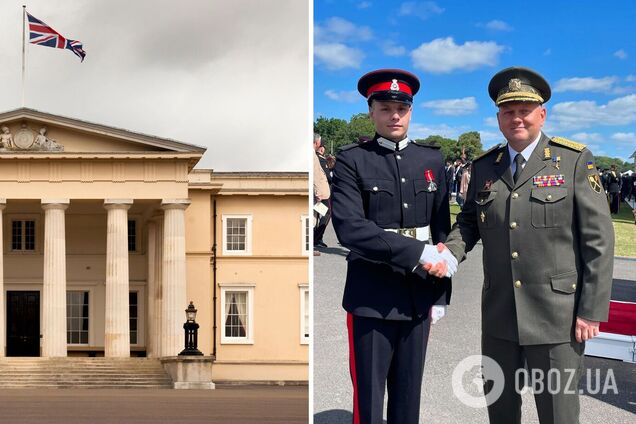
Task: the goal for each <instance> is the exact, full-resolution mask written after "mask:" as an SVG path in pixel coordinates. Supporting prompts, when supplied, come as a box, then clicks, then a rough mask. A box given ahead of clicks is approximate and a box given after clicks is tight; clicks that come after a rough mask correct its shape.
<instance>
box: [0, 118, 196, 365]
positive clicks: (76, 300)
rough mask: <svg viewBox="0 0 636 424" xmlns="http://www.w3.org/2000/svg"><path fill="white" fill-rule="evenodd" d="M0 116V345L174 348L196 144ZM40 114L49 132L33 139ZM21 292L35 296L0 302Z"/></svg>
mask: <svg viewBox="0 0 636 424" xmlns="http://www.w3.org/2000/svg"><path fill="white" fill-rule="evenodd" d="M0 124H2V125H3V126H6V127H7V128H8V129H9V133H10V134H11V135H12V136H13V143H12V144H10V145H7V144H6V143H5V144H4V145H3V146H0V165H1V166H0V184H1V186H2V191H1V193H0V196H2V198H1V199H0V307H1V309H2V310H1V311H0V312H1V313H0V356H5V355H6V354H7V353H9V354H16V352H17V354H18V355H22V354H23V355H25V356H40V355H41V356H44V357H63V356H67V355H77V354H83V355H98V356H101V355H102V354H103V355H105V356H107V357H128V356H130V355H131V351H132V352H133V354H135V355H136V354H147V355H148V356H155V357H160V356H171V355H176V354H177V353H178V352H179V351H180V350H181V349H182V348H183V330H182V328H181V326H182V324H183V321H184V313H183V310H184V309H185V307H186V306H187V297H186V253H185V239H186V234H185V211H186V209H187V207H188V205H189V203H190V201H189V200H188V173H189V172H190V171H191V169H192V167H193V166H194V164H195V163H196V162H197V161H198V160H199V159H200V157H201V156H202V155H203V152H204V151H205V150H204V149H202V148H199V147H196V146H191V145H187V144H183V143H179V142H175V141H172V140H165V139H160V138H156V137H150V136H146V135H141V134H135V133H131V132H128V131H123V130H119V129H113V128H110V127H105V126H101V125H96V124H90V123H85V122H82V121H78V120H73V119H69V118H63V117H59V116H54V115H50V114H46V113H42V112H38V111H34V110H31V109H18V110H16V111H12V112H7V113H4V114H0ZM43 126H46V127H47V131H46V134H47V137H51V143H46V144H42V143H39V144H37V145H36V143H35V142H34V141H35V134H37V130H38V129H40V127H43ZM43 146H55V149H50V148H47V147H43ZM26 293H30V294H29V296H30V297H29V299H30V300H29V302H31V303H29V304H30V305H35V302H37V303H38V304H39V305H38V307H37V308H36V307H35V306H33V307H31V309H28V308H25V307H20V308H17V309H16V308H9V307H5V305H6V300H7V299H5V297H7V295H10V297H11V299H16V300H15V301H14V302H15V303H16V305H17V304H18V303H20V302H23V300H22V298H23V297H24V295H25V294H26ZM14 309H15V310H18V311H22V312H20V314H21V315H20V314H19V315H16V316H8V315H7V313H8V312H10V311H14ZM27 309H28V310H35V309H38V311H37V312H39V318H40V319H39V330H40V331H39V334H36V333H37V330H29V331H28V332H29V333H30V334H24V333H27V331H25V330H24V329H21V328H22V327H23V326H22V327H21V325H18V324H20V323H23V322H24V321H33V320H35V319H36V317H35V316H32V315H24V311H25V310H27ZM34 313H35V312H34ZM9 321H10V322H9ZM34 337H37V338H38V339H40V340H36V341H35V342H34V340H32V339H33V338H34ZM7 344H14V345H12V346H7ZM34 346H35V347H36V348H34ZM20 352H22V353H20Z"/></svg>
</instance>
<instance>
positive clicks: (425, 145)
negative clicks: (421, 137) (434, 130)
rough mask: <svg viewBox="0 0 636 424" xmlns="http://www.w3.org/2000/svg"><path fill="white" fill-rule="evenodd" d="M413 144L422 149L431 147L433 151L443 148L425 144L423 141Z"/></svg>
mask: <svg viewBox="0 0 636 424" xmlns="http://www.w3.org/2000/svg"><path fill="white" fill-rule="evenodd" d="M413 144H415V145H417V146H422V147H430V148H431V149H441V148H442V146H438V145H437V144H432V143H424V142H423V141H413Z"/></svg>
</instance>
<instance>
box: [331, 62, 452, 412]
mask: <svg viewBox="0 0 636 424" xmlns="http://www.w3.org/2000/svg"><path fill="white" fill-rule="evenodd" d="M419 86H420V83H419V80H418V79H417V77H416V76H415V75H413V74H411V73H408V72H405V71H401V70H391V69H389V70H378V71H374V72H371V73H368V74H366V75H364V76H363V77H362V78H361V79H360V81H359V82H358V91H359V92H360V93H361V94H362V95H363V96H364V97H365V98H367V101H368V104H369V115H370V117H371V120H372V121H373V123H374V125H375V129H376V135H375V137H374V138H373V139H372V140H370V141H368V142H366V143H361V144H353V145H349V146H347V147H346V148H344V149H343V150H341V152H340V153H339V155H338V158H337V161H336V166H335V169H334V177H333V186H332V193H333V194H332V222H333V226H334V228H335V230H336V234H337V235H338V239H339V240H340V243H341V244H342V245H343V246H346V247H347V248H349V249H350V250H351V252H350V253H349V256H348V257H347V261H348V270H347V279H346V286H345V291H344V299H343V307H344V308H345V309H346V310H347V312H348V315H347V317H348V318H347V324H348V331H349V346H350V371H351V379H352V383H353V393H354V407H353V422H354V423H364V424H367V423H382V422H383V421H382V413H383V400H384V391H385V384H386V385H387V390H388V411H387V415H388V423H390V424H398V423H413V424H416V423H418V421H419V405H420V392H421V383H422V373H423V370H424V357H425V354H426V345H427V340H428V334H429V327H430V318H429V313H430V310H431V306H432V305H434V304H435V303H436V302H440V303H443V304H444V305H445V304H446V303H447V300H448V299H449V296H450V280H449V279H447V278H446V279H437V278H434V277H432V276H428V275H427V273H426V272H425V271H424V270H423V269H422V268H421V265H420V264H421V263H426V262H428V263H431V264H435V263H438V261H439V259H438V258H437V257H435V260H427V258H428V259H431V256H430V255H431V254H432V253H431V252H435V254H436V255H438V254H437V250H436V249H435V246H433V245H431V244H426V243H427V242H428V240H429V236H430V237H431V238H432V240H433V242H434V243H437V242H442V241H444V240H445V239H446V235H447V233H448V231H449V229H450V222H449V219H450V218H449V205H448V193H447V184H446V178H445V171H444V162H443V158H442V155H441V153H440V151H439V149H438V148H436V147H432V146H428V145H420V144H417V143H414V142H412V141H411V140H409V139H408V137H407V131H408V126H409V122H410V118H411V110H412V108H411V105H412V101H413V95H415V93H417V91H418V89H419ZM427 255H428V256H427ZM449 256H450V253H449ZM455 270H456V266H455Z"/></svg>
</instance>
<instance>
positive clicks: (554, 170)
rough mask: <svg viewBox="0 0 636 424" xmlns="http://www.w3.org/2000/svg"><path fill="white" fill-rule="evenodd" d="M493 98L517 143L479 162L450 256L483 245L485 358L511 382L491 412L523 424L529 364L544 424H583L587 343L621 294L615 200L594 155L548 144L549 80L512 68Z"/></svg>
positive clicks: (497, 79) (496, 81)
mask: <svg viewBox="0 0 636 424" xmlns="http://www.w3.org/2000/svg"><path fill="white" fill-rule="evenodd" d="M488 92H489V94H490V97H491V98H492V99H493V100H494V101H495V104H496V105H497V106H498V107H499V112H498V113H497V119H498V121H499V128H500V130H501V132H502V133H503V135H504V136H505V137H506V139H507V141H508V143H507V144H504V145H500V146H495V147H494V148H492V149H491V150H489V151H488V152H486V153H485V154H484V155H482V156H481V157H479V158H478V159H475V160H474V161H473V172H472V176H471V180H470V185H469V188H468V193H467V198H466V204H465V205H464V209H463V210H462V212H461V213H460V214H459V216H458V217H457V224H456V225H455V226H454V228H453V231H452V232H451V234H450V235H449V236H448V241H447V242H446V245H447V247H448V248H449V249H450V250H451V251H452V252H453V254H454V255H455V257H456V258H457V259H458V260H462V259H464V258H465V255H466V252H469V251H470V250H471V249H472V248H473V247H474V246H475V243H477V241H478V240H480V239H481V240H482V242H483V249H484V250H483V264H484V287H483V292H482V353H483V355H485V356H489V357H491V358H493V359H494V360H495V361H496V362H497V363H498V364H499V365H500V366H501V368H502V369H503V372H504V377H505V382H504V386H503V393H502V395H501V396H500V397H499V399H498V400H497V401H495V402H494V403H493V404H492V405H490V406H489V407H488V414H489V417H490V422H491V423H501V424H511V423H512V424H514V423H520V422H521V397H520V396H519V394H518V393H517V391H516V390H515V372H516V371H517V370H518V369H521V368H523V367H524V362H525V361H527V366H528V368H529V370H530V373H529V375H532V372H533V371H534V370H538V371H537V375H541V376H543V378H544V380H543V383H544V390H543V391H541V392H537V393H535V400H536V405H537V411H538V415H539V421H540V422H541V424H547V423H558V424H569V423H572V424H574V423H578V422H579V398H578V383H579V380H580V377H581V371H582V368H583V351H584V346H585V340H588V339H590V338H592V337H594V336H596V335H597V334H598V331H599V330H598V326H599V321H605V320H607V316H608V309H609V299H610V290H611V284H612V267H613V255H614V230H613V227H612V221H611V219H610V215H609V210H608V207H607V201H606V198H605V193H604V192H603V187H602V185H601V181H600V179H599V175H598V172H597V170H596V167H595V165H594V158H593V156H592V153H591V152H590V151H589V150H588V149H587V148H586V147H585V146H584V145H582V144H579V143H575V142H573V141H569V140H566V139H563V138H559V137H553V138H548V137H547V136H546V135H544V134H543V133H542V131H541V128H542V127H543V124H544V122H545V118H546V110H545V108H544V107H543V103H545V102H547V101H548V100H549V98H550V93H551V91H550V86H549V85H548V83H547V82H546V81H545V79H544V78H543V77H542V76H540V75H539V74H537V73H536V72H534V71H532V70H530V69H527V68H516V67H515V68H507V69H504V70H503V71H501V72H499V73H497V74H496V75H495V76H494V77H493V78H492V80H491V81H490V85H489V86H488ZM551 369H554V370H556V371H549V370H551ZM556 374H558V375H559V380H557V377H556V376H555V375H556ZM570 374H572V375H570ZM486 377H487V376H486ZM570 377H573V378H570ZM549 383H551V384H552V386H548V384H549ZM495 384H496V382H495ZM537 387H538V386H537ZM548 387H552V388H553V389H554V390H547V388H548ZM490 389H491V387H489V385H486V390H487V391H488V390H490ZM550 392H553V393H552V394H551V393H550Z"/></svg>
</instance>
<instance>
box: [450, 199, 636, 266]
mask: <svg viewBox="0 0 636 424" xmlns="http://www.w3.org/2000/svg"><path fill="white" fill-rule="evenodd" d="M450 210H451V225H452V224H454V223H455V219H456V218H457V214H458V213H459V205H457V204H454V203H451V205H450ZM612 221H613V222H614V234H615V237H616V245H615V247H614V255H615V256H627V257H636V225H634V215H632V208H631V207H630V206H629V205H628V204H627V203H625V202H621V208H620V211H619V213H618V214H616V215H612Z"/></svg>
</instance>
